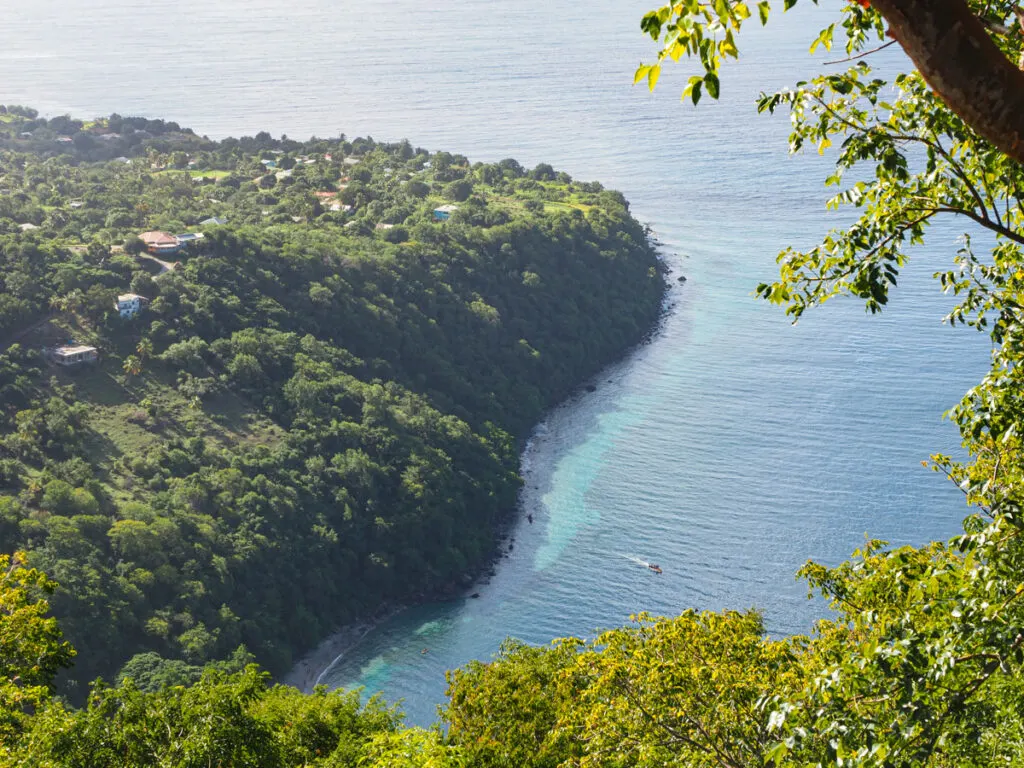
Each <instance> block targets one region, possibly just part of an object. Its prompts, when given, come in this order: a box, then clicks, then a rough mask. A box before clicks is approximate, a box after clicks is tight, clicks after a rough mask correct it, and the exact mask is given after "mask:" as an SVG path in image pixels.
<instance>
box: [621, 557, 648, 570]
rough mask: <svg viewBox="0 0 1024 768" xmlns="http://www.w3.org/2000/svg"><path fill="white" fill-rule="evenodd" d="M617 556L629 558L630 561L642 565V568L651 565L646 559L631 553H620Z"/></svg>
mask: <svg viewBox="0 0 1024 768" xmlns="http://www.w3.org/2000/svg"><path fill="white" fill-rule="evenodd" d="M619 557H624V558H626V559H627V560H631V561H632V562H634V563H637V564H638V565H642V566H643V567H644V568H650V567H651V564H650V563H648V562H647V561H646V560H641V559H640V558H639V557H633V556H632V555H623V554H620V555H619Z"/></svg>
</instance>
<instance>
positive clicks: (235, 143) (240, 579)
mask: <svg viewBox="0 0 1024 768" xmlns="http://www.w3.org/2000/svg"><path fill="white" fill-rule="evenodd" d="M6 116H7V117H6V119H5V120H3V121H0V187H2V188H3V190H4V194H2V195H0V264H2V266H3V269H2V270H0V403H2V405H0V548H2V549H0V551H13V550H15V549H23V550H26V551H27V552H28V558H29V560H30V562H31V563H32V564H33V565H35V566H37V567H39V568H41V569H43V570H44V571H45V572H46V573H47V574H49V575H50V576H52V577H53V578H54V579H56V580H57V581H58V583H59V584H60V587H59V588H58V589H57V591H56V592H55V594H54V596H53V600H52V603H53V608H54V610H55V613H56V614H57V616H58V617H59V618H60V620H61V622H62V627H63V629H64V631H65V632H66V633H67V635H68V637H69V639H70V640H71V641H72V642H73V643H74V644H75V646H76V647H77V648H78V651H79V655H78V658H77V662H76V664H75V667H74V669H73V670H72V672H71V676H72V677H73V679H71V680H67V681H66V683H67V686H66V691H67V692H69V693H71V694H72V695H73V697H74V698H75V699H76V700H79V699H80V698H81V697H82V696H84V693H85V684H86V683H87V682H88V681H90V680H92V679H93V678H94V677H95V676H96V675H97V674H101V673H102V674H103V675H104V676H106V677H107V678H108V679H116V678H115V675H116V673H117V670H118V668H119V667H120V666H121V665H122V664H125V663H126V662H129V663H128V665H127V666H126V667H125V669H124V673H125V674H127V675H129V676H131V677H132V678H133V679H135V681H136V683H137V684H138V685H139V686H140V687H142V688H146V689H151V688H157V687H159V686H160V685H161V684H162V683H169V682H174V683H185V682H188V681H192V680H196V679H198V677H199V675H200V673H201V670H202V668H203V667H204V666H205V665H207V664H208V663H210V662H213V661H216V660H224V659H226V658H227V657H229V656H231V655H232V654H235V652H236V650H237V649H238V647H239V646H240V645H244V646H245V647H246V648H247V649H248V650H249V651H250V652H251V653H252V654H254V655H255V657H256V658H257V659H258V660H259V661H260V662H261V663H262V664H264V665H266V667H267V668H269V669H270V670H272V671H273V672H274V673H281V672H283V671H285V670H287V669H288V668H289V666H290V665H291V663H292V662H293V661H294V660H295V656H296V654H298V653H300V652H302V651H304V650H307V649H309V648H311V647H312V646H314V645H315V644H316V643H317V642H319V641H320V640H321V639H323V637H324V636H325V635H326V634H327V633H328V632H329V631H331V630H332V629H333V628H335V627H337V626H339V625H341V624H344V623H345V622H346V621H351V620H353V619H354V618H356V617H359V616H365V615H370V614H373V613H374V612H376V611H377V610H379V609H380V607H381V605H382V604H383V603H385V602H386V601H396V600H415V599H420V598H423V597H426V596H429V595H433V594H438V593H445V592H448V591H453V590H458V589H460V588H461V586H462V583H463V581H464V580H465V579H467V578H469V577H470V576H471V574H473V573H475V572H477V571H479V569H481V568H483V567H485V566H486V565H487V564H488V562H489V559H490V558H491V556H492V554H493V553H494V551H495V535H496V528H497V526H499V525H500V523H501V522H502V521H503V520H504V519H506V518H507V516H508V515H509V514H510V513H511V511H512V510H513V508H514V505H515V500H516V497H517V492H518V487H519V478H518V474H517V455H518V450H517V441H518V440H519V439H520V438H522V437H525V436H526V434H527V433H528V431H529V430H530V429H532V427H533V425H534V423H535V422H536V420H537V419H538V417H539V416H540V414H541V413H542V411H543V409H545V408H547V407H549V406H551V405H553V404H554V403H555V402H557V401H558V399H559V398H561V397H564V396H565V395H566V394H567V393H569V392H570V391H572V389H573V388H575V387H577V386H579V384H580V382H581V381H582V379H583V378H584V377H585V376H587V375H591V374H592V373H595V372H596V371H597V370H598V369H599V367H600V366H601V365H602V364H603V363H605V362H607V361H609V360H611V359H612V358H613V357H614V356H616V355H618V354H621V352H622V351H623V350H625V349H626V348H628V346H629V345H630V344H632V343H635V342H636V341H638V340H639V339H640V338H641V337H642V336H643V334H644V333H646V332H647V330H648V329H649V328H650V327H651V326H652V324H653V322H654V321H655V320H656V318H657V316H658V314H659V312H660V310H661V297H662V292H663V288H664V283H663V279H662V276H661V270H660V266H659V264H658V261H657V259H656V256H655V254H654V251H653V249H652V248H651V246H650V245H649V244H648V242H647V236H646V232H645V230H644V228H643V227H641V226H640V225H639V224H638V223H637V222H636V221H635V220H634V219H632V217H630V215H629V212H628V208H627V206H626V204H625V201H624V200H623V199H622V197H621V196H620V195H618V194H616V193H612V192H609V191H605V190H604V189H603V188H602V187H601V186H600V185H598V184H584V183H579V182H575V181H573V180H572V179H571V178H569V177H567V176H565V175H564V174H563V176H562V177H561V178H555V177H553V176H552V177H551V178H548V176H551V175H550V174H548V175H546V176H545V180H543V181H538V180H536V179H529V178H526V177H525V174H524V173H523V172H522V170H521V168H518V166H517V165H513V166H509V164H508V163H506V164H504V165H503V164H494V165H484V164H470V163H469V161H468V160H466V158H464V157H460V156H456V155H450V154H446V153H437V154H434V155H431V154H429V153H427V152H426V151H424V150H419V149H414V148H412V147H411V146H410V145H409V144H408V142H402V143H398V144H393V145H378V144H375V143H373V142H372V141H368V140H362V139H357V140H354V141H346V140H343V139H332V140H320V139H314V140H311V141H309V142H306V143H301V144H300V143H299V142H292V141H285V140H281V141H278V140H275V139H272V138H270V137H256V138H255V139H246V138H243V139H239V140H234V139H227V140H224V141H221V142H212V141H209V140H206V139H200V138H198V137H196V136H195V135H194V134H191V133H189V132H187V131H181V130H180V129H179V128H177V127H176V126H175V127H171V126H169V125H165V124H162V123H159V122H154V123H148V122H147V123H145V124H144V126H143V125H142V124H139V125H135V124H134V123H127V122H125V121H121V122H120V123H118V119H117V118H116V116H111V117H110V118H107V119H105V120H97V121H93V123H92V124H91V126H89V127H87V126H86V124H84V123H80V122H76V121H67V120H57V123H56V126H54V125H51V124H50V122H47V121H42V120H39V119H37V118H35V117H32V118H29V117H27V116H24V115H20V114H19V113H17V112H15V113H12V112H11V111H10V110H8V112H7V113H6ZM133 125H134V127H132V126H133ZM115 126H119V128H118V130H117V131H115ZM61 131H72V132H74V131H78V132H79V133H85V134H88V135H90V136H92V137H94V138H95V139H96V145H95V147H93V148H92V149H89V150H87V151H86V150H79V149H78V148H77V145H75V144H67V143H66V142H61V141H60V136H63V135H65V134H63V133H61ZM140 134H142V135H140ZM76 135H77V134H76ZM114 147H116V148H117V149H116V150H115V149H114ZM113 151H119V152H126V153H127V154H126V155H125V156H124V158H123V159H122V160H117V159H116V158H115V159H113V160H108V158H109V156H110V152H113ZM506 166H508V167H506ZM267 179H269V180H272V182H273V183H272V184H270V183H269V182H268V184H262V183H260V182H261V180H267ZM452 199H455V200H458V201H459V202H458V203H457V204H456V205H457V208H456V209H455V210H454V211H453V212H451V214H450V217H449V218H448V219H447V220H443V221H442V220H440V218H439V217H438V216H437V215H435V213H434V210H435V209H436V208H438V207H440V206H442V205H446V204H450V203H451V200H452ZM527 204H529V205H527ZM204 222H205V223H204ZM26 224H32V225H33V226H34V227H35V228H32V227H26V226H24V225H26ZM161 229H162V230H166V231H168V232H169V233H171V234H179V233H180V234H201V235H203V237H195V238H191V239H187V240H186V243H187V244H186V245H185V246H183V247H182V248H181V249H179V250H178V251H177V252H175V253H172V254H165V255H161V254H159V253H157V254H148V253H145V249H146V247H147V246H146V245H145V243H143V242H142V241H141V240H140V239H139V238H138V235H139V234H143V233H145V232H147V231H153V230H161ZM122 244H124V245H122ZM129 292H131V293H137V294H141V295H143V296H144V297H145V298H146V299H148V301H146V302H144V303H143V306H142V309H141V311H140V312H139V314H138V315H137V316H135V317H130V318H124V317H121V316H120V314H119V313H118V311H117V310H116V309H115V307H114V304H115V299H116V298H117V296H118V295H120V294H124V293H129ZM69 340H73V341H75V342H76V343H85V344H90V345H93V346H95V347H97V349H98V351H99V357H100V360H99V362H98V363H97V364H96V365H90V366H81V367H78V368H61V367H59V366H55V365H53V364H52V362H50V361H49V360H48V359H47V357H46V356H45V355H43V354H41V352H42V350H43V348H44V347H49V346H51V345H55V344H64V343H66V342H68V341H69ZM134 654H139V656H138V658H135V659H131V657H132V656H133V655H134ZM241 666H244V664H239V663H234V664H233V665H232V666H231V667H230V668H231V669H238V668H240V667H241ZM222 671H223V670H222ZM73 684H77V688H76V687H74V685H73Z"/></svg>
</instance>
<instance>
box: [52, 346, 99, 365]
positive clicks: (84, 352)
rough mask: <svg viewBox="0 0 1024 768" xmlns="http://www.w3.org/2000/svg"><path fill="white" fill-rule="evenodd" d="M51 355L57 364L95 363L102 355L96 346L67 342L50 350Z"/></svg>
mask: <svg viewBox="0 0 1024 768" xmlns="http://www.w3.org/2000/svg"><path fill="white" fill-rule="evenodd" d="M48 352H49V357H50V359H51V360H53V362H55V363H56V364H57V365H78V364H79V363H95V362H96V361H97V360H98V359H99V356H100V353H99V351H97V349H96V347H90V346H87V345H85V344H67V345H65V346H63V347H56V348H54V349H51V350H48Z"/></svg>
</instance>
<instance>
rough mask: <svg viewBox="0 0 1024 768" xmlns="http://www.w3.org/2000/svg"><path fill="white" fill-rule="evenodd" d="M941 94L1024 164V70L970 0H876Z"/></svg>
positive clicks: (893, 30)
mask: <svg viewBox="0 0 1024 768" xmlns="http://www.w3.org/2000/svg"><path fill="white" fill-rule="evenodd" d="M871 5H872V7H873V8H875V9H876V10H877V11H878V12H879V13H881V14H882V16H884V17H885V20H886V21H887V22H889V30H890V32H891V33H892V36H893V37H894V38H896V40H897V41H898V42H899V44H900V45H901V46H903V50H904V51H906V52H907V55H908V56H909V57H910V59H911V61H913V62H914V66H916V67H917V69H918V71H919V72H920V73H921V74H922V75H923V76H924V79H925V80H926V81H927V83H928V85H930V86H931V87H932V89H933V90H934V91H935V93H936V94H938V96H939V98H941V99H942V100H943V101H944V102H945V103H946V105H947V106H948V107H949V108H950V109H952V110H953V111H954V112H956V113H957V114H958V115H959V116H960V117H961V118H962V119H963V120H964V122H965V123H967V124H968V125H969V126H971V128H973V129H974V130H975V131H976V132H977V133H979V134H980V135H981V136H983V137H984V138H985V139H987V140H988V141H989V142H991V143H992V144H994V145H995V146H996V147H998V148H999V149H1000V150H1002V151H1003V152H1005V153H1006V154H1007V155H1009V156H1010V157H1012V158H1014V159H1015V160H1016V161H1017V162H1018V163H1022V164H1024V72H1022V71H1021V70H1020V69H1018V68H1017V67H1016V65H1014V63H1013V62H1011V61H1010V60H1009V59H1008V58H1006V56H1005V55H1003V53H1002V52H1001V51H1000V50H999V48H998V47H996V44H995V43H994V42H993V41H992V39H991V38H990V37H989V36H988V33H987V32H986V31H985V27H984V26H983V25H982V23H981V22H980V21H979V20H978V18H977V17H975V15H974V14H973V13H971V9H970V8H969V7H968V5H967V3H966V2H964V0H871Z"/></svg>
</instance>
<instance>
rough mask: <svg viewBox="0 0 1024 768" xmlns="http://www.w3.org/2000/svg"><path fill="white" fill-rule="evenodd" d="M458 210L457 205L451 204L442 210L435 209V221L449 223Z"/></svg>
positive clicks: (441, 208)
mask: <svg viewBox="0 0 1024 768" xmlns="http://www.w3.org/2000/svg"><path fill="white" fill-rule="evenodd" d="M457 210H459V206H457V205H452V204H451V203H449V204H448V205H442V206H441V207H440V208H435V209H434V219H435V220H436V221H448V219H450V218H451V215H452V214H453V213H455V211H457Z"/></svg>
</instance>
